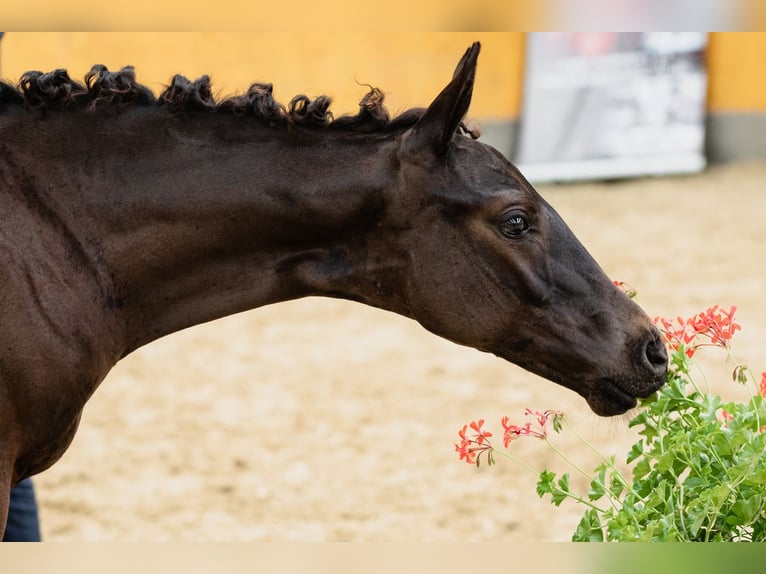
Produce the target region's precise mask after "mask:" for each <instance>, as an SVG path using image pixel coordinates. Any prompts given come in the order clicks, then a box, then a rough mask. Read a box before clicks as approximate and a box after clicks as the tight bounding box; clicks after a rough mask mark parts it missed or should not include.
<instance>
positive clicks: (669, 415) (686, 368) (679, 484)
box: [455, 306, 766, 541]
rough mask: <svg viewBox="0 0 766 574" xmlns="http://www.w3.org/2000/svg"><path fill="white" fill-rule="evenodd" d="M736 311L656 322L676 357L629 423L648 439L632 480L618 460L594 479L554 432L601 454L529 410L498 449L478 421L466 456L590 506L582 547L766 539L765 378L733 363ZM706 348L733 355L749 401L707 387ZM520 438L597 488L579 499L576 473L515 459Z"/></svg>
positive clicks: (635, 455) (544, 492) (468, 432)
mask: <svg viewBox="0 0 766 574" xmlns="http://www.w3.org/2000/svg"><path fill="white" fill-rule="evenodd" d="M735 311H736V308H735V307H732V308H731V309H729V310H724V309H720V308H718V307H717V306H716V307H712V308H710V309H707V310H706V311H704V312H702V313H699V314H697V315H695V316H693V317H691V318H688V319H685V318H681V317H679V318H677V319H675V320H668V319H662V318H657V319H656V320H655V323H656V324H657V326H658V327H659V329H660V331H661V332H662V333H663V336H664V338H665V341H666V343H667V345H668V348H669V350H670V356H671V359H670V367H669V373H668V382H667V384H666V385H665V386H664V387H663V388H662V389H661V390H660V391H659V392H657V393H656V394H655V395H653V396H652V397H650V398H648V399H644V400H643V401H642V402H641V405H640V407H641V409H640V411H639V412H638V414H637V415H636V416H635V417H634V418H633V419H632V420H631V421H630V423H629V424H630V426H631V427H635V428H636V429H637V430H638V434H639V436H640V439H639V440H638V441H637V442H636V443H635V444H633V446H632V447H631V448H630V450H629V451H628V453H627V455H626V456H625V462H626V463H627V464H628V468H629V471H630V475H629V476H625V475H623V473H622V472H620V471H619V470H618V468H617V466H616V465H615V461H616V457H615V456H604V455H601V454H600V453H599V454H600V456H601V462H600V464H598V466H596V468H595V469H594V470H593V471H592V472H586V471H585V470H583V469H582V468H581V467H580V466H578V465H577V464H576V463H575V462H574V461H573V460H571V458H569V457H568V456H567V455H566V453H564V452H562V451H561V450H560V449H559V448H558V447H557V446H556V445H555V443H554V442H553V441H552V440H551V432H554V433H556V432H560V431H561V430H562V428H565V429H566V430H567V432H573V433H575V435H576V436H577V437H579V438H580V439H581V440H583V441H585V443H586V444H587V445H588V446H589V447H590V448H592V449H593V450H596V449H595V447H593V445H592V444H591V443H590V442H588V441H586V440H585V439H584V438H583V437H582V436H581V435H579V434H578V433H577V431H576V430H575V429H574V428H572V426H571V425H570V424H569V421H568V419H567V417H566V416H565V415H564V413H561V412H559V411H552V410H549V411H542V412H541V411H533V410H530V409H527V411H526V413H525V415H526V416H527V417H531V420H527V422H525V423H524V424H521V425H517V424H512V423H511V421H510V419H509V418H508V417H504V418H503V419H502V420H501V421H500V425H501V427H502V429H503V448H502V449H501V448H498V447H495V445H494V444H493V443H492V438H493V434H492V432H491V431H488V430H485V429H484V423H485V421H484V420H477V421H472V422H471V423H470V424H468V425H465V426H464V427H463V428H462V429H461V430H460V431H459V433H458V435H459V437H460V442H458V443H456V444H455V449H456V451H457V452H458V454H459V456H460V459H461V460H464V461H465V462H467V463H470V464H475V465H476V466H480V465H481V463H482V462H484V463H485V464H488V465H490V466H491V465H493V464H495V463H496V461H497V459H498V457H505V458H508V459H511V460H513V461H515V462H517V463H518V464H521V465H523V466H524V467H526V468H527V469H530V470H533V471H534V472H535V473H536V474H538V475H539V479H538V482H537V493H538V495H540V496H541V497H546V496H547V497H549V498H550V501H551V502H552V503H553V504H554V505H556V506H558V505H560V504H561V503H562V502H563V501H565V500H567V499H569V500H573V501H575V502H577V503H580V504H582V505H583V506H584V508H585V511H584V514H583V516H582V519H581V520H580V522H579V524H578V526H577V529H576V531H575V532H574V534H573V536H572V540H573V541H603V540H610V541H659V540H677V541H766V432H764V429H765V428H766V400H765V399H764V396H766V373H763V374H762V375H761V377H760V381H759V382H758V381H757V380H756V377H755V375H754V373H753V372H752V371H751V370H750V369H749V368H748V367H747V366H745V365H742V364H739V363H738V362H737V361H736V360H735V359H734V356H733V355H732V352H731V346H730V342H731V338H732V336H733V335H734V333H735V332H736V331H737V330H739V328H740V326H739V325H738V324H737V323H735V322H734V314H735ZM707 346H712V347H719V348H721V349H724V351H725V352H726V356H727V360H728V361H730V362H731V363H732V364H733V371H732V379H733V380H734V381H735V382H737V383H739V384H743V385H747V386H748V387H749V389H750V398H749V400H747V401H746V402H742V403H737V402H726V401H724V400H723V399H721V398H720V397H719V396H717V395H715V394H712V393H711V392H710V391H709V389H708V388H707V385H706V384H705V385H703V386H700V385H699V384H698V382H697V381H696V380H695V377H693V376H692V372H698V371H697V368H696V365H695V362H694V360H695V356H696V354H697V353H698V352H699V350H700V349H701V348H702V347H707ZM699 372H701V371H699ZM703 387H704V388H703ZM521 438H537V439H540V440H542V441H543V442H545V443H547V445H548V446H550V447H551V448H553V449H554V450H555V451H556V452H557V453H558V454H559V455H561V456H562V457H563V458H564V460H565V461H567V463H569V464H570V465H571V466H572V468H573V469H574V470H575V472H579V473H583V474H585V475H587V477H588V482H589V485H590V486H589V489H588V491H587V492H575V491H574V489H573V488H572V487H571V486H570V480H569V474H568V473H564V474H561V475H557V474H556V473H554V472H551V471H549V470H542V471H541V472H538V471H537V470H535V469H531V467H530V466H529V465H527V464H526V463H525V462H524V461H523V460H521V459H519V458H517V457H516V456H514V455H513V452H512V450H513V448H512V447H513V442H514V441H516V440H518V439H521ZM597 452H598V451H597Z"/></svg>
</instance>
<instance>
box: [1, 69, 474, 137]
mask: <svg viewBox="0 0 766 574" xmlns="http://www.w3.org/2000/svg"><path fill="white" fill-rule="evenodd" d="M368 87H369V88H370V91H369V92H368V93H367V94H366V95H365V96H364V97H363V98H362V100H361V101H360V102H359V112H358V113H357V114H356V115H343V116H340V117H338V118H335V117H334V116H333V113H332V112H331V111H330V104H331V102H332V100H331V98H329V97H328V96H318V97H316V98H314V99H313V100H312V99H310V98H309V97H307V96H305V95H303V94H300V95H297V96H295V97H294V98H293V99H292V100H290V103H289V104H288V105H287V106H285V105H283V104H281V103H279V102H278V101H276V100H275V99H274V97H273V94H272V92H273V86H272V84H267V83H254V84H252V85H251V86H250V87H249V88H248V90H247V91H246V92H245V93H244V94H242V95H235V96H228V97H225V98H223V99H221V100H220V101H217V100H216V98H215V97H214V95H213V92H212V89H211V82H210V77H209V76H207V75H205V76H201V77H200V78H197V79H196V80H193V81H191V80H189V79H187V78H186V77H184V76H182V75H180V74H176V75H175V76H173V78H172V80H171V82H170V84H169V85H168V86H166V87H165V89H164V90H163V91H162V93H161V94H160V95H159V97H155V96H154V94H153V92H152V91H151V90H150V89H149V88H148V87H146V86H144V85H142V84H140V83H138V82H137V81H136V75H135V70H134V69H133V66H125V67H123V68H121V69H120V70H118V71H115V72H110V71H109V70H108V69H107V68H106V66H103V65H101V64H96V65H95V66H93V67H92V68H91V69H90V71H89V72H88V73H87V74H86V75H85V82H84V84H82V83H80V82H77V81H75V80H72V79H71V78H70V77H69V74H68V73H67V71H66V70H64V69H57V70H53V71H52V72H47V73H43V72H39V71H31V72H26V73H24V74H23V75H22V76H21V78H20V80H19V84H18V87H14V86H12V85H10V84H8V83H6V82H0V109H2V107H4V106H6V105H9V104H23V105H24V107H26V109H27V110H29V111H39V112H41V113H45V112H47V111H49V110H50V111H63V110H69V109H73V110H74V109H80V110H85V111H94V110H96V109H98V108H104V107H112V108H114V109H118V110H119V109H122V108H125V107H129V106H158V107H160V108H163V109H165V110H167V111H168V112H169V113H171V114H175V115H185V114H189V113H192V112H211V113H224V114H232V115H235V116H243V117H251V118H255V119H257V120H259V121H261V122H263V123H265V124H267V125H270V126H274V127H276V126H302V127H312V128H330V129H338V130H343V131H352V132H363V133H368V132H392V131H398V130H401V129H406V128H408V127H411V126H413V125H415V124H416V123H417V121H418V120H419V119H420V117H421V116H422V115H423V113H424V111H425V109H424V108H413V109H410V110H407V111H405V112H403V113H401V114H399V115H398V116H396V117H394V118H391V116H390V115H389V113H388V110H386V108H385V106H384V105H383V101H384V99H385V95H384V94H383V92H381V91H380V90H379V89H378V88H375V87H372V86H368ZM461 128H462V130H461V131H462V133H464V134H467V135H470V136H471V137H473V138H474V139H475V138H477V137H478V133H477V132H475V131H472V130H469V129H467V128H466V127H465V126H462V125H461Z"/></svg>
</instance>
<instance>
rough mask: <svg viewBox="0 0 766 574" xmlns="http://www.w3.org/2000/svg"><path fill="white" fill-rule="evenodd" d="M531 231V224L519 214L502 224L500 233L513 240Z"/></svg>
mask: <svg viewBox="0 0 766 574" xmlns="http://www.w3.org/2000/svg"><path fill="white" fill-rule="evenodd" d="M527 231H529V222H528V221H527V220H526V219H525V218H524V217H523V216H521V215H519V214H513V215H511V216H510V217H508V218H507V219H505V220H503V222H502V223H501V224H500V232H501V233H502V234H503V235H505V236H506V237H510V238H511V239H518V238H519V237H521V236H522V235H524V234H525V233H526V232H527Z"/></svg>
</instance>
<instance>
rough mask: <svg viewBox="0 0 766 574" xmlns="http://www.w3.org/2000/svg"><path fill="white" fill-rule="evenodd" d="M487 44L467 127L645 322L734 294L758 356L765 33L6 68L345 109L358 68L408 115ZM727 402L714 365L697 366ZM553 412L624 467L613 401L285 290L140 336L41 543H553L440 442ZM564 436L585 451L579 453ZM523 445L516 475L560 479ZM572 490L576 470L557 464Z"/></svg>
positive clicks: (217, 38)
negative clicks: (508, 163)
mask: <svg viewBox="0 0 766 574" xmlns="http://www.w3.org/2000/svg"><path fill="white" fill-rule="evenodd" d="M475 40H480V41H481V42H482V53H481V56H480V58H479V69H478V75H477V79H476V84H475V90H474V98H473V103H472V106H471V109H470V111H469V114H468V119H469V120H473V121H476V122H478V124H479V125H480V127H481V130H482V133H483V135H482V141H485V142H487V143H490V144H491V145H494V146H495V147H497V148H498V149H499V150H500V151H502V152H503V153H504V154H506V155H507V156H508V157H509V158H511V159H512V160H513V161H515V162H518V163H519V165H520V166H521V168H522V171H523V172H524V173H525V174H527V175H528V176H529V177H530V179H531V180H532V181H533V182H535V183H537V184H539V185H538V189H539V190H540V192H541V193H542V194H543V196H544V197H545V198H546V199H547V200H548V201H549V202H550V203H551V204H552V205H553V206H554V207H555V208H556V209H557V210H558V211H559V212H560V213H561V214H562V216H563V217H564V219H565V220H566V221H567V223H568V224H569V225H570V226H571V227H572V229H573V230H574V231H575V233H576V234H577V235H578V236H579V237H580V239H581V240H582V242H583V243H584V244H585V246H586V247H587V248H588V249H589V250H590V251H591V253H592V254H593V255H594V256H595V258H596V259H597V260H598V261H599V262H600V264H601V265H602V266H603V267H604V269H605V270H606V272H607V273H608V274H609V275H610V276H611V277H613V278H614V279H618V280H622V281H625V282H627V283H629V284H630V285H631V286H633V287H634V288H636V289H637V290H638V292H639V302H640V304H641V305H642V306H644V308H645V309H646V310H647V313H649V314H650V316H656V315H663V316H669V317H675V316H677V315H684V316H689V315H691V314H694V313H696V312H699V311H702V310H704V309H705V308H707V307H710V306H712V305H715V304H719V305H721V306H726V307H729V306H730V305H737V306H738V311H737V316H738V318H739V322H740V323H741V324H742V327H743V330H742V333H738V335H737V337H736V338H735V341H734V348H735V353H736V354H737V356H738V357H739V358H740V360H741V361H742V362H743V363H747V364H749V365H750V366H751V367H752V368H753V369H754V370H755V371H756V372H757V373H760V372H761V371H762V370H764V369H766V356H764V353H763V341H764V340H766V301H764V296H763V294H764V287H766V271H764V268H763V257H764V255H765V254H766V252H765V251H764V245H766V227H764V225H763V220H764V214H766V193H764V190H766V145H764V133H766V74H764V71H763V70H764V62H766V33H735V32H726V33H710V34H707V33H669V34H659V33H574V32H572V33H550V34H532V33H520V32H497V33H492V32H481V33H466V32H453V33H446V32H444V33H430V32H429V33H426V32H423V33H415V32H407V33H404V32H402V33H398V32H375V31H370V32H365V33H361V32H360V33H346V32H340V31H334V32H332V33H326V32H311V31H306V32H304V33H300V34H299V33H277V32H259V33H202V32H184V33H135V32H125V33H85V32H83V33H80V32H71V33H60V32H40V33H20V32H8V33H6V34H5V35H4V36H3V37H2V40H0V76H2V77H3V78H4V79H6V80H8V81H11V82H15V81H17V79H18V77H19V76H20V75H21V74H22V73H23V72H25V71H27V70H44V71H47V70H51V69H54V68H67V69H68V70H69V71H70V74H71V75H72V77H73V78H80V79H81V78H82V77H83V76H84V74H85V73H86V72H87V71H88V70H89V69H90V67H91V65H93V64H96V63H101V64H105V65H107V66H108V67H110V68H119V67H121V66H124V65H133V66H135V68H136V73H137V76H138V79H139V81H141V82H142V83H144V84H146V85H147V86H149V87H150V88H151V89H152V90H154V91H155V93H159V91H160V90H161V89H162V86H163V85H164V84H166V83H167V82H169V80H170V78H171V77H172V75H173V74H175V73H181V74H184V75H186V76H188V77H190V78H192V77H197V76H199V75H202V74H209V75H211V76H212V79H213V84H214V89H215V90H217V91H218V93H220V94H221V95H229V94H234V93H241V92H244V91H245V90H246V89H247V87H248V85H249V84H250V83H251V82H254V81H265V82H272V83H273V84H274V92H275V95H276V97H277V99H279V100H280V101H282V102H288V101H289V100H290V99H291V98H292V97H293V96H294V95H296V94H299V93H303V94H306V95H308V96H310V97H313V96H316V95H319V94H327V95H329V96H331V97H332V98H333V99H334V106H333V110H334V112H335V114H336V115H341V114H343V113H355V112H356V110H357V105H358V101H359V99H360V98H361V97H362V96H363V95H364V94H365V93H366V91H367V87H366V86H364V85H361V84H372V85H375V86H377V87H379V88H381V89H382V90H383V91H384V92H385V93H386V103H387V106H388V108H389V110H390V111H391V112H392V113H397V112H400V111H403V110H405V109H407V108H409V107H413V106H425V105H428V103H430V101H431V100H432V99H433V98H434V97H435V96H436V94H437V93H438V92H439V91H440V90H441V89H442V88H443V86H444V85H446V83H447V82H448V81H449V79H450V78H451V76H452V72H453V70H454V66H455V64H456V63H457V61H458V59H459V58H460V56H461V55H462V53H463V52H464V50H465V49H466V48H467V47H468V45H469V44H470V43H471V42H472V41H475ZM700 361H701V364H702V365H703V366H704V367H705V369H706V372H707V373H708V380H709V383H710V386H711V388H712V389H713V390H714V391H716V392H720V393H721V394H724V395H725V396H727V397H728V398H731V399H733V400H734V399H741V398H742V396H743V395H742V390H741V389H740V388H738V387H736V386H734V385H733V384H732V383H731V382H730V379H729V375H730V371H731V367H730V366H729V365H726V364H725V357H721V356H719V355H715V354H712V355H711V356H710V357H709V359H708V358H706V357H702V358H701V359H700ZM526 407H530V408H533V409H540V410H545V409H549V408H555V409H559V410H564V411H565V412H566V413H567V416H569V417H570V418H571V419H572V420H573V424H575V425H576V426H577V428H578V429H579V430H580V432H582V433H583V434H585V435H586V436H588V437H589V439H590V440H591V441H592V442H593V443H594V444H596V445H597V446H598V447H599V448H600V449H601V450H603V451H605V452H606V453H613V454H616V455H617V458H618V460H620V459H624V453H626V452H627V449H628V447H629V446H630V444H632V442H633V441H634V440H635V438H636V437H635V436H634V435H633V434H632V433H631V431H630V430H629V429H628V428H627V420H628V419H627V418H625V417H619V418H617V419H609V420H605V419H600V418H598V417H596V416H595V415H593V414H592V413H590V412H589V410H588V409H587V406H586V405H585V402H584V401H583V400H582V399H581V398H580V397H579V396H577V395H575V394H573V393H571V392H570V391H567V390H565V389H563V388H561V387H558V386H556V385H553V384H552V383H550V382H548V381H545V380H542V379H540V378H538V377H535V376H533V375H531V374H529V373H526V372H525V371H522V370H521V369H519V368H517V367H515V366H513V365H509V364H508V363H505V362H503V361H501V360H499V359H496V358H494V357H490V356H488V355H485V354H482V353H479V352H477V351H474V350H472V349H465V348H461V347H457V346H455V345H453V344H451V343H448V342H446V341H443V340H440V339H437V338H436V337H434V336H433V335H430V334H428V333H426V332H425V331H424V330H423V329H422V328H420V327H419V326H418V325H417V324H415V323H414V322H412V321H409V320H407V319H404V318H401V317H398V316H395V315H392V314H387V313H384V312H382V311H378V310H375V309H370V308H366V307H363V306H361V305H358V304H354V303H350V302H345V301H335V300H327V299H305V300H301V301H294V302H289V303H284V304H279V305H274V306H270V307H266V308H263V309H257V310H254V311H251V312H248V313H243V314H240V315H237V316H234V317H229V318H227V319H223V320H220V321H216V322H213V323H209V324H206V325H201V326H198V327H195V328H192V329H189V330H187V331H184V332H182V333H179V334H176V335H173V336H171V337H167V338H165V339H163V340H160V341H157V342H156V343H153V344H151V345H149V346H147V347H145V348H143V349H139V350H138V351H137V352H135V353H134V354H132V355H131V356H129V357H127V358H126V359H125V360H123V361H122V362H121V363H120V364H118V366H117V367H116V368H115V369H114V371H113V372H112V373H111V374H110V375H109V377H108V378H107V380H106V381H105V382H104V384H103V385H102V387H101V388H99V390H98V391H97V392H96V394H95V396H94V397H93V398H92V399H91V401H90V403H89V404H88V406H87V407H86V411H85V415H84V417H83V421H82V424H81V428H80V431H79V432H78V435H77V436H76V438H75V441H74V443H73V445H72V447H71V448H70V450H69V451H68V452H67V453H66V455H65V456H64V457H63V459H62V460H61V461H59V462H58V463H57V464H56V465H54V466H53V467H52V468H51V469H50V470H48V471H46V472H45V473H43V474H41V475H40V476H38V477H37V478H36V479H35V480H36V484H37V486H38V496H39V501H40V505H41V523H42V528H43V536H44V538H45V539H47V540H117V541H122V540H138V541H153V540H176V541H201V540H246V541H261V540H268V541H290V540H299V541H338V540H348V541H403V540H410V541H413V540H414V541H446V542H454V541H503V542H507V541H517V542H518V541H552V540H568V539H569V537H570V536H571V533H572V532H573V531H574V527H575V526H576V524H577V522H578V520H579V517H580V515H581V514H582V510H581V509H580V508H578V507H576V506H574V505H566V504H565V505H564V506H562V507H561V508H554V507H553V506H551V505H550V504H549V503H548V502H547V501H541V500H539V499H538V498H537V496H536V495H535V489H534V485H535V480H536V477H535V476H533V475H532V474H531V473H527V472H526V471H523V470H521V469H519V468H517V467H514V466H513V465H511V464H509V463H508V464H506V463H501V464H498V465H497V466H496V467H494V468H492V469H487V468H481V469H476V468H473V467H470V466H468V465H466V464H464V463H461V462H459V461H458V459H457V455H456V453H455V452H454V447H453V444H454V442H455V441H457V440H458V439H457V431H458V429H460V428H461V427H462V426H463V425H464V424H466V423H468V422H469V421H471V420H475V419H478V418H485V419H487V426H488V427H491V428H492V430H493V431H494V432H496V433H498V434H499V433H500V432H501V429H500V428H499V420H500V418H501V417H502V416H504V415H508V416H510V417H511V418H512V420H515V421H518V422H520V423H521V422H523V421H524V415H523V412H524V409H525V408H526ZM560 446H561V448H562V449H564V450H565V451H567V452H568V453H569V454H570V455H571V456H572V457H573V458H575V459H576V460H577V461H578V462H579V463H580V464H581V465H582V466H584V467H586V468H593V466H594V465H595V461H594V459H593V454H592V453H590V452H589V451H588V450H587V449H585V448H583V447H582V445H581V444H580V443H579V442H578V441H577V440H575V439H574V438H573V437H571V436H565V435H562V436H561V437H560ZM541 447H542V445H540V444H536V443H532V442H527V443H523V442H522V441H518V443H517V444H514V448H517V449H518V451H517V454H518V455H519V456H521V457H522V458H524V459H525V460H526V461H528V462H529V463H530V464H531V465H532V466H534V467H536V468H539V469H540V470H542V468H544V467H549V468H553V469H556V470H560V468H559V466H560V461H559V459H558V458H557V457H556V456H555V455H553V454H552V453H550V452H549V451H546V450H545V449H543V448H541ZM573 484H574V485H575V486H578V485H579V486H580V487H583V488H585V489H586V490H587V481H585V480H584V479H582V477H578V476H573Z"/></svg>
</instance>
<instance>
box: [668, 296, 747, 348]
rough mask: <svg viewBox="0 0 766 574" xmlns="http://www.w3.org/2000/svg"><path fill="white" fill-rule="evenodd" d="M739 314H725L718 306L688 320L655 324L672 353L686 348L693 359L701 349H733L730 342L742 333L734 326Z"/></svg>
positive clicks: (729, 311)
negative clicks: (695, 353) (707, 346)
mask: <svg viewBox="0 0 766 574" xmlns="http://www.w3.org/2000/svg"><path fill="white" fill-rule="evenodd" d="M736 310H737V307H736V306H732V307H731V308H730V309H729V310H728V311H725V310H724V309H720V308H719V307H718V305H715V306H713V307H710V308H709V309H707V310H705V311H703V312H701V313H697V314H696V315H694V316H693V317H690V318H688V319H685V318H683V317H677V318H676V319H675V321H672V320H669V319H665V318H663V317H656V318H655V319H654V323H655V325H657V327H658V328H659V329H660V332H662V336H663V337H664V339H665V343H666V344H667V345H668V347H670V349H671V350H672V351H677V350H679V349H681V348H683V349H684V352H685V353H686V356H687V357H689V358H691V357H692V356H694V352H695V351H696V350H697V349H698V348H699V347H702V346H705V345H712V346H716V347H721V348H723V349H729V341H731V338H732V336H733V335H734V333H735V332H736V331H738V330H740V329H741V327H740V326H739V324H738V323H735V322H734V313H735V312H736ZM704 340H707V341H708V342H704Z"/></svg>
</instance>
